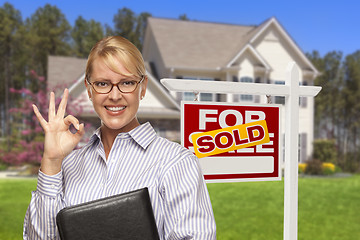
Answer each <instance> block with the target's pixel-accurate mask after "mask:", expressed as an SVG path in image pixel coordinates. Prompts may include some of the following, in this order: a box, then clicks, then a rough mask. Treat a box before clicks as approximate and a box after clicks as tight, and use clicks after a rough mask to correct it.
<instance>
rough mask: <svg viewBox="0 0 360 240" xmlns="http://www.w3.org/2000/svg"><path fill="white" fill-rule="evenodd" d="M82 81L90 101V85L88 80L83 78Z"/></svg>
mask: <svg viewBox="0 0 360 240" xmlns="http://www.w3.org/2000/svg"><path fill="white" fill-rule="evenodd" d="M84 82H85V87H86V90H87V93H88V96H89V99H90V101H92V100H91V86H90V84H89V83H88V81H86V78H85V79H84Z"/></svg>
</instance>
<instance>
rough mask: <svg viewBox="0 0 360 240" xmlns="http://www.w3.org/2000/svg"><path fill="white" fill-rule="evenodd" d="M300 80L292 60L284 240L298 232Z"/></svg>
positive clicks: (288, 73)
mask: <svg viewBox="0 0 360 240" xmlns="http://www.w3.org/2000/svg"><path fill="white" fill-rule="evenodd" d="M299 82H300V74H299V69H298V67H297V66H296V64H295V63H294V62H292V63H290V64H289V65H288V67H287V69H286V81H285V85H287V86H289V89H290V94H289V95H287V96H285V115H286V116H285V176H284V182H285V183H284V240H294V239H297V233H298V229H297V220H298V149H299V147H298V141H299V140H298V139H299Z"/></svg>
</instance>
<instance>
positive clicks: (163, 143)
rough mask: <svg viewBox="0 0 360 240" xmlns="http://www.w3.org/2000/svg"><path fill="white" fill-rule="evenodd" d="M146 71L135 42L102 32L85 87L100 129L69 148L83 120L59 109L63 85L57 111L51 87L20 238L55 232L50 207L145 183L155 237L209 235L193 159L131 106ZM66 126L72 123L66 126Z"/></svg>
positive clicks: (211, 223) (204, 195)
mask: <svg viewBox="0 0 360 240" xmlns="http://www.w3.org/2000/svg"><path fill="white" fill-rule="evenodd" d="M147 81H148V79H147V76H146V71H145V67H144V61H143V59H142V56H141V53H140V52H139V51H138V49H137V48H136V47H135V46H134V45H133V44H132V43H130V42H129V41H128V40H126V39H124V38H122V37H118V36H117V37H107V38H105V39H102V40H101V41H100V42H98V43H97V44H96V45H95V46H94V47H93V49H92V50H91V52H90V55H89V58H88V62H87V66H86V74H85V86H86V89H87V92H88V95H89V98H90V100H91V101H92V104H93V107H94V109H95V112H96V113H97V115H98V117H99V118H100V120H101V126H100V128H99V129H98V130H97V131H96V132H95V133H94V135H93V136H92V137H91V139H90V140H89V142H88V143H87V144H86V145H85V146H84V147H82V148H81V149H78V150H73V149H74V148H75V146H76V145H77V144H78V142H79V141H80V139H81V137H82V135H83V134H84V125H83V124H79V121H78V120H77V119H76V118H75V117H73V116H66V117H65V118H64V116H65V109H66V105H67V99H68V94H69V93H68V90H66V89H65V91H64V96H63V99H62V100H61V103H60V105H59V108H58V110H57V111H56V109H55V96H54V93H51V94H50V104H49V116H48V121H46V120H45V119H44V118H43V117H42V115H41V113H40V112H39V110H38V109H37V107H36V106H33V107H34V112H35V115H36V116H37V118H38V120H39V122H40V124H41V126H42V127H43V129H44V131H45V143H44V154H43V158H42V160H41V168H40V170H39V175H38V184H37V189H36V191H34V192H33V194H32V198H31V202H30V204H29V207H28V210H27V213H26V216H25V221H24V233H23V236H24V239H58V238H59V237H58V232H57V229H56V220H55V217H56V214H57V212H58V211H59V210H61V209H62V208H64V207H66V206H71V205H75V204H79V203H83V202H87V201H91V200H95V199H99V198H103V197H107V196H112V195H115V194H120V193H124V192H129V191H132V190H136V189H139V188H143V187H148V189H149V194H150V199H151V203H152V207H153V210H154V215H155V219H156V224H157V227H158V232H159V235H160V238H161V239H215V238H216V230H215V228H216V227H215V220H214V216H213V211H212V208H211V202H210V199H209V195H208V191H207V188H206V185H205V183H204V180H203V176H202V173H201V170H200V168H199V164H198V160H197V158H196V157H195V156H194V155H193V154H192V153H191V152H190V151H188V150H186V149H185V148H183V147H181V146H180V145H178V144H176V143H173V142H170V141H168V140H166V139H164V138H161V137H159V136H157V135H156V134H155V131H154V129H153V128H152V127H151V125H150V124H149V123H145V124H142V125H140V123H139V121H138V119H137V117H136V113H137V110H138V108H139V103H140V100H141V99H142V98H143V97H144V96H145V93H146V86H147ZM70 125H74V127H75V128H76V129H77V132H76V133H75V134H73V133H71V132H70V131H69V127H70Z"/></svg>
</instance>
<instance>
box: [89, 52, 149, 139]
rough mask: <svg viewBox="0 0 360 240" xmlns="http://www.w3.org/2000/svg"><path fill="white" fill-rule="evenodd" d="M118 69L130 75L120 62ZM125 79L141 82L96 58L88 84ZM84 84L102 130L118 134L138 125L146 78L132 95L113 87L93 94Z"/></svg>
mask: <svg viewBox="0 0 360 240" xmlns="http://www.w3.org/2000/svg"><path fill="white" fill-rule="evenodd" d="M118 69H119V72H121V73H123V74H130V73H129V72H128V70H127V69H126V68H125V67H124V66H123V64H122V63H121V62H120V61H119V62H118ZM125 79H126V80H136V81H140V80H141V79H139V78H138V77H135V76H131V77H129V76H125V75H122V74H119V73H116V72H114V71H112V70H111V69H110V68H108V67H107V66H106V65H105V63H104V61H103V60H101V59H99V58H97V59H95V60H94V62H93V66H92V73H91V77H90V79H88V81H89V82H90V83H93V82H95V81H108V82H111V83H112V84H117V83H119V82H120V81H121V80H125ZM85 84H86V87H87V90H88V94H89V97H90V100H91V101H92V103H93V106H94V109H95V112H96V113H97V115H98V116H99V118H100V119H101V122H102V128H104V127H105V128H107V129H109V130H114V131H115V132H117V133H119V132H128V131H130V130H132V129H134V128H135V127H137V126H138V125H139V122H138V120H137V118H136V113H137V111H138V108H139V103H140V99H141V98H142V97H144V96H145V92H146V85H147V78H145V79H144V81H143V82H142V83H140V84H138V86H137V88H136V89H135V91H134V92H132V93H121V92H120V91H119V89H118V88H117V87H116V86H114V87H113V88H112V90H111V92H109V93H107V94H99V93H97V92H95V91H94V89H93V88H92V87H91V86H89V84H88V83H87V82H86V81H85Z"/></svg>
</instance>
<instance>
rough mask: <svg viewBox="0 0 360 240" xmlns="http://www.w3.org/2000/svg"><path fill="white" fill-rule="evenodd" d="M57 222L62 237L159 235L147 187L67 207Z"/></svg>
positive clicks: (144, 237)
mask: <svg viewBox="0 0 360 240" xmlns="http://www.w3.org/2000/svg"><path fill="white" fill-rule="evenodd" d="M56 224H57V226H58V229H59V233H60V238H61V239H62V240H73V239H74V240H82V239H84V240H85V239H86V240H92V239H94V240H95V239H96V240H113V239H114V240H115V239H116V240H120V239H121V240H127V239H129V240H130V239H131V240H137V239H138V240H140V239H141V240H147V239H148V240H154V239H159V235H158V231H157V227H156V222H155V218H154V213H153V210H152V207H151V202H150V197H149V192H148V189H147V188H142V189H139V190H135V191H132V192H128V193H123V194H119V195H115V196H111V197H107V198H103V199H99V200H95V201H91V202H87V203H83V204H79V205H74V206H71V207H66V208H64V209H62V210H60V211H59V213H58V214H57V216H56Z"/></svg>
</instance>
